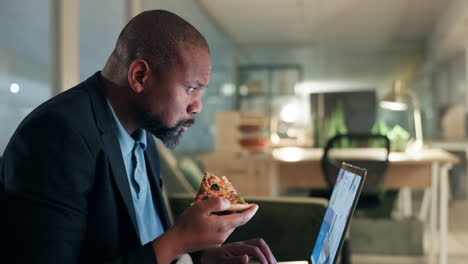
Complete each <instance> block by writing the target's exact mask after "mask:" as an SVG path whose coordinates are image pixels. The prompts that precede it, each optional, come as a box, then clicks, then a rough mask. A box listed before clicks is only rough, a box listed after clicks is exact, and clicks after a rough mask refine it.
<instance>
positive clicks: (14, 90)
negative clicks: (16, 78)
mask: <svg viewBox="0 0 468 264" xmlns="http://www.w3.org/2000/svg"><path fill="white" fill-rule="evenodd" d="M19 90H20V87H19V84H17V83H12V84H11V85H10V92H12V93H18V92H19Z"/></svg>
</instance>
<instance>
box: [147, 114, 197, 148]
mask: <svg viewBox="0 0 468 264" xmlns="http://www.w3.org/2000/svg"><path fill="white" fill-rule="evenodd" d="M142 117H143V120H142V121H143V128H144V129H145V130H146V131H148V132H149V133H151V134H153V135H154V136H155V137H157V138H159V139H160V140H161V141H162V142H163V143H164V145H166V147H168V148H170V149H173V148H175V147H176V146H177V144H179V141H180V137H181V136H182V132H183V131H182V127H183V126H187V125H193V124H194V123H195V118H192V119H186V120H181V121H179V122H177V124H175V126H173V127H168V126H165V125H164V124H163V122H162V121H161V119H160V118H159V117H157V116H152V115H151V114H150V113H148V112H145V113H144V114H143V115H142Z"/></svg>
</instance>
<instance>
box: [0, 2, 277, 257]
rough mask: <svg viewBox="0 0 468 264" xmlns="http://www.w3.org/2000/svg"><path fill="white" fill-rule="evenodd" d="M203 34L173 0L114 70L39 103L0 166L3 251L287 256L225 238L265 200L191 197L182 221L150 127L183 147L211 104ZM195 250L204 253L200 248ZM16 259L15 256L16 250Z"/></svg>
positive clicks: (113, 60)
mask: <svg viewBox="0 0 468 264" xmlns="http://www.w3.org/2000/svg"><path fill="white" fill-rule="evenodd" d="M210 68H211V66H210V55H209V49H208V44H207V42H206V40H205V39H204V38H203V36H202V35H201V34H200V33H199V32H198V31H197V30H196V29H195V28H194V27H193V26H192V25H190V24H189V23H187V22H186V21H184V20H183V19H181V18H180V17H178V16H176V15H175V14H172V13H170V12H167V11H162V10H153V11H147V12H144V13H142V14H140V15H138V16H136V17H135V18H134V19H132V20H131V21H130V22H129V23H128V25H127V26H126V27H125V28H124V29H123V30H122V32H121V34H120V35H119V38H118V40H117V44H116V47H115V50H114V51H113V52H112V54H111V56H110V58H109V60H108V62H107V63H106V65H105V67H104V69H103V71H102V72H97V73H96V74H95V75H93V76H92V77H90V78H89V79H88V80H86V81H84V82H83V83H81V84H79V85H77V86H76V87H74V88H72V89H70V90H68V91H66V92H64V93H62V94H60V95H58V96H56V97H54V98H52V99H51V100H49V101H47V102H46V103H44V104H42V105H41V106H39V107H38V108H37V109H35V110H34V111H33V112H32V113H31V114H30V115H29V116H27V117H26V118H25V119H24V120H23V122H22V123H21V124H20V126H19V127H18V129H17V130H16V132H15V133H14V135H13V137H12V138H11V140H10V142H9V144H8V146H7V148H6V150H5V153H4V157H3V163H2V164H1V167H0V168H1V170H0V173H1V174H0V175H1V177H0V179H1V180H0V187H1V189H0V194H1V197H2V198H1V200H2V205H1V208H2V209H1V210H2V214H1V218H2V221H3V223H2V225H1V228H2V232H1V235H0V240H1V241H2V244H3V245H1V249H2V253H1V254H0V259H1V260H2V261H1V262H2V263H170V262H172V261H174V260H177V259H178V258H180V257H181V256H182V255H184V254H186V253H192V257H193V259H194V261H195V262H200V263H247V261H248V259H249V257H254V258H256V259H258V260H259V261H260V262H261V263H275V259H274V257H273V255H272V254H271V252H270V249H269V248H268V246H267V245H266V244H265V242H264V241H263V240H261V239H254V240H250V241H244V242H240V243H233V244H228V245H224V246H221V244H222V243H223V242H224V241H225V240H226V238H227V237H228V236H229V235H230V234H231V232H232V231H233V230H234V229H235V228H236V227H238V226H240V225H243V224H245V223H246V222H247V221H249V220H250V219H251V218H252V217H253V215H254V214H255V212H256V211H257V209H258V207H257V206H253V207H252V208H251V209H249V210H246V211H244V212H243V213H239V214H229V215H219V214H213V212H220V211H224V210H226V208H227V207H228V206H229V202H228V201H227V200H226V199H221V198H214V199H208V200H205V201H203V202H200V203H197V204H195V205H193V206H191V207H190V208H188V209H187V210H186V211H185V212H184V213H183V214H182V216H180V218H179V219H178V220H177V222H176V223H175V224H174V225H173V226H172V227H170V222H169V219H168V214H167V211H166V208H165V206H164V203H163V198H162V195H161V186H162V183H161V179H160V177H159V160H158V156H157V152H156V149H155V142H154V140H153V138H152V137H151V136H149V135H147V133H146V132H150V133H151V134H153V135H155V136H156V137H158V138H160V139H161V140H162V141H163V142H164V143H165V144H166V145H168V146H170V147H172V146H175V145H176V143H177V142H178V138H179V137H180V135H181V134H182V132H183V131H185V130H186V129H188V128H189V127H190V126H191V125H192V124H193V120H194V116H195V115H196V114H198V113H200V111H201V109H202V102H201V94H200V93H201V90H202V89H204V88H205V87H206V86H207V84H208V82H209V79H210V70H211V69H210ZM194 252H195V253H194ZM5 259H6V260H7V261H4V260H5Z"/></svg>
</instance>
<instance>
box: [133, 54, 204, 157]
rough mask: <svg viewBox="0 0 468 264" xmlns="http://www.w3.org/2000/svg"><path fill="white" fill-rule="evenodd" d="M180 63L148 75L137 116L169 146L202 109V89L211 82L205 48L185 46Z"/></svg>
mask: <svg viewBox="0 0 468 264" xmlns="http://www.w3.org/2000/svg"><path fill="white" fill-rule="evenodd" d="M181 62H182V63H180V64H175V65H172V66H170V67H168V69H162V70H161V71H159V73H158V74H157V75H153V76H152V77H151V78H149V80H148V82H146V84H145V86H146V87H145V89H144V91H143V92H142V93H141V95H140V98H139V100H138V102H139V103H138V104H139V107H138V108H139V109H138V111H137V115H139V116H138V117H137V118H138V119H140V123H141V125H142V127H143V128H144V129H146V130H147V131H148V132H150V133H152V134H153V135H155V136H156V137H157V138H159V139H160V140H161V141H163V142H164V144H165V145H166V146H168V147H169V148H173V147H175V146H176V145H177V143H178V142H179V139H180V136H181V135H182V132H184V131H185V130H187V129H188V128H189V127H190V126H191V125H193V123H194V121H195V117H194V115H196V114H198V113H200V112H201V110H202V100H201V91H202V89H203V88H205V87H206V86H207V85H208V82H209V81H210V71H211V63H210V56H209V54H208V52H207V51H206V50H204V49H202V48H189V49H183V50H182V54H181Z"/></svg>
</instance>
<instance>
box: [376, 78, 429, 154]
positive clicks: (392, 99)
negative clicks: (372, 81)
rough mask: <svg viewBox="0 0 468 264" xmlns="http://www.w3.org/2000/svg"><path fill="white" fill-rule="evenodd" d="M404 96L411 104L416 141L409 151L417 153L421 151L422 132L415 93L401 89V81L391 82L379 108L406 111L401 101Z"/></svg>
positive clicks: (404, 104) (419, 110)
mask: <svg viewBox="0 0 468 264" xmlns="http://www.w3.org/2000/svg"><path fill="white" fill-rule="evenodd" d="M404 95H408V96H409V97H410V98H411V100H412V103H413V116H414V130H415V133H416V141H415V142H414V143H413V144H412V145H411V147H410V151H418V150H421V148H422V146H423V132H422V122H421V108H420V104H419V99H418V97H417V95H416V93H415V92H414V91H413V90H411V89H406V88H405V89H403V88H402V84H401V81H400V80H396V81H394V82H393V87H392V89H391V90H390V92H389V93H388V94H387V95H386V96H385V97H384V98H383V100H382V101H381V102H380V107H382V108H385V109H388V110H393V111H405V110H407V109H408V106H407V105H406V103H405V102H404V100H403V96H404Z"/></svg>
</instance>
